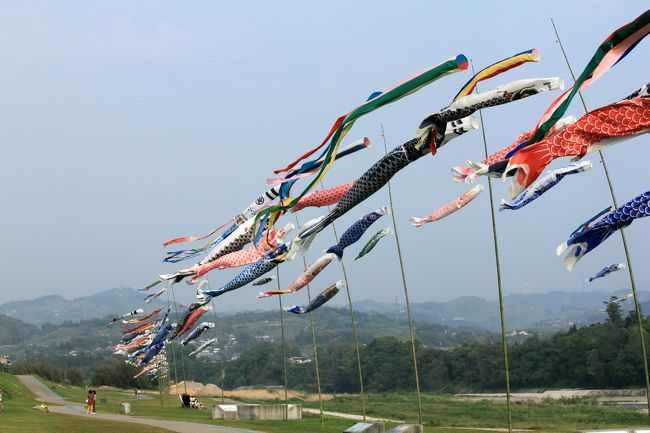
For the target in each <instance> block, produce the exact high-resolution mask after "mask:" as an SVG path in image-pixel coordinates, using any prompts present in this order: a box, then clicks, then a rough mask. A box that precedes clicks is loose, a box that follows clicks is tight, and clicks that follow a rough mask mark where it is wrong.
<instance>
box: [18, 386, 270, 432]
mask: <svg viewBox="0 0 650 433" xmlns="http://www.w3.org/2000/svg"><path fill="white" fill-rule="evenodd" d="M16 377H17V378H18V380H20V381H21V382H22V383H23V384H24V385H25V386H26V387H27V388H29V390H30V391H31V392H33V393H34V394H35V395H36V397H37V399H38V400H41V401H44V402H46V403H50V404H54V405H61V406H50V412H54V413H61V414H64V415H75V416H83V417H87V418H91V419H103V420H106V421H120V422H128V423H131V424H144V425H149V426H153V427H161V428H164V429H167V430H170V431H174V432H180V433H263V432H260V431H255V430H246V429H240V428H233V427H223V426H216V425H210V424H200V423H195V422H186V421H171V420H161V419H151V418H142V417H136V416H131V415H113V414H107V413H98V414H95V415H86V410H85V408H84V407H83V406H82V405H81V404H78V403H70V402H68V401H66V400H64V399H63V398H61V396H59V395H58V394H56V393H55V392H54V391H52V390H51V389H50V388H48V387H47V386H46V385H45V384H44V383H43V382H41V381H40V380H38V379H37V378H36V377H34V376H16Z"/></svg>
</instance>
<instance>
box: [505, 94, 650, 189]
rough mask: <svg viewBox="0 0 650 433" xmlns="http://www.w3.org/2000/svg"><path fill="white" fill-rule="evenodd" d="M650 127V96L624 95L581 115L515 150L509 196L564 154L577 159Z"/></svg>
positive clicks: (511, 162) (509, 165)
mask: <svg viewBox="0 0 650 433" xmlns="http://www.w3.org/2000/svg"><path fill="white" fill-rule="evenodd" d="M648 131H650V98H648V97H640V98H636V99H631V100H628V99H624V100H622V101H620V102H617V103H614V104H611V105H606V106H604V107H601V108H598V109H596V110H594V111H590V112H589V113H587V114H585V115H584V116H582V117H581V118H580V119H578V121H577V122H576V123H574V124H572V125H570V126H567V127H566V128H565V129H564V130H563V131H561V132H559V133H558V134H556V135H555V136H553V137H549V138H547V139H544V140H542V141H540V142H538V143H535V144H533V145H532V146H528V147H526V148H524V149H522V150H520V151H519V152H517V153H515V154H514V155H513V156H512V158H510V162H509V163H508V166H507V168H506V170H505V173H508V172H510V171H511V170H516V173H515V174H514V176H513V180H512V184H511V186H510V198H511V199H512V198H514V197H516V196H517V195H519V194H520V193H521V192H522V191H523V190H524V189H526V188H527V187H528V186H529V185H530V184H531V183H533V182H534V181H535V179H537V177H539V175H540V174H541V173H542V172H543V171H544V169H545V168H546V166H548V164H550V163H551V162H552V161H553V160H554V159H556V158H559V157H562V156H574V157H575V159H576V160H578V159H580V158H582V157H583V156H585V155H586V154H587V153H590V152H593V151H596V150H600V149H602V148H604V147H606V146H609V145H612V144H614V143H617V142H620V141H623V140H625V139H628V138H631V136H634V135H638V134H642V133H645V132H648Z"/></svg>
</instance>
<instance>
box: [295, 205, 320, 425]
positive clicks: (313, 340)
mask: <svg viewBox="0 0 650 433" xmlns="http://www.w3.org/2000/svg"><path fill="white" fill-rule="evenodd" d="M293 216H294V217H295V218H296V228H297V227H300V222H299V221H298V214H297V213H294V214H293ZM302 265H303V269H305V270H306V269H307V259H306V258H305V256H304V255H303V256H302ZM307 300H308V302H311V287H310V285H309V284H307ZM309 328H310V329H311V344H312V347H313V351H314V364H315V367H316V389H317V390H318V406H319V409H320V426H321V428H324V427H325V417H324V415H323V396H322V394H321V390H320V368H319V366H318V346H317V345H316V331H315V329H314V316H313V315H312V312H311V311H310V312H309Z"/></svg>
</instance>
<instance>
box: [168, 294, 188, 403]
mask: <svg viewBox="0 0 650 433" xmlns="http://www.w3.org/2000/svg"><path fill="white" fill-rule="evenodd" d="M169 288H170V289H171V291H172V299H173V301H174V312H175V313H176V324H177V325H176V326H178V307H177V304H176V295H175V294H174V283H172V284H170V286H169ZM179 352H180V353H181V355H180V357H181V367H182V371H183V388H184V393H185V394H187V377H186V376H185V358H184V357H183V349H181V348H179ZM177 386H178V384H177ZM176 391H177V392H178V390H176Z"/></svg>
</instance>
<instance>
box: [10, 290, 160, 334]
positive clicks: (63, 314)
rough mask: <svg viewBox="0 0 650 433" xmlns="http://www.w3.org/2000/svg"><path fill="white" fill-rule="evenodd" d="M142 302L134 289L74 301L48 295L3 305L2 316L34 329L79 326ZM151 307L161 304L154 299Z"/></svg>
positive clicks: (113, 291)
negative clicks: (44, 325) (51, 324)
mask: <svg viewBox="0 0 650 433" xmlns="http://www.w3.org/2000/svg"><path fill="white" fill-rule="evenodd" d="M163 296H164V295H163ZM143 298H144V295H143V294H142V293H141V292H137V291H136V290H134V289H131V288H116V289H110V290H105V291H103V292H99V293H96V294H94V295H89V296H83V297H81V298H75V299H65V298H64V297H62V296H59V295H49V296H42V297H40V298H36V299H31V300H29V301H15V302H7V303H6V304H2V305H0V314H4V315H6V316H9V317H13V318H15V319H20V320H22V321H23V322H27V323H31V324H34V325H42V324H43V323H53V324H59V323H63V322H66V321H74V322H78V321H79V320H88V319H95V318H98V317H104V316H107V315H111V314H116V313H124V312H127V311H130V310H132V309H133V308H137V307H138V306H141V305H142V304H144V303H143V302H142V299H143ZM151 305H152V306H156V307H158V306H160V305H162V304H161V302H160V301H159V300H157V299H155V300H154V301H153V302H152V303H151Z"/></svg>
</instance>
